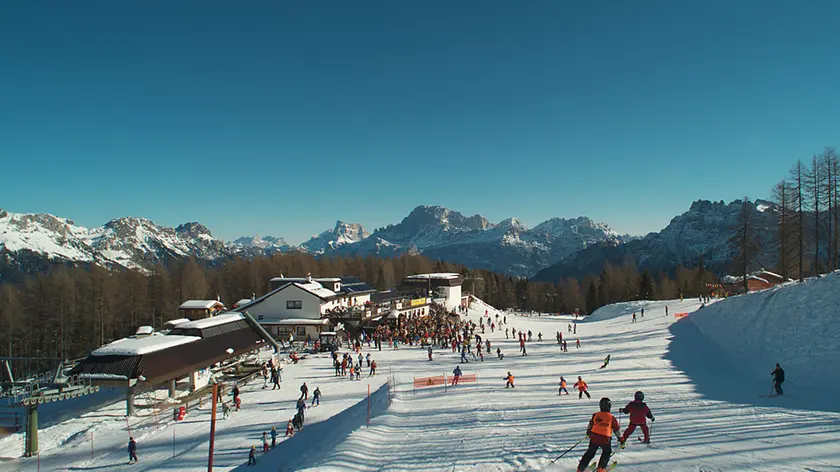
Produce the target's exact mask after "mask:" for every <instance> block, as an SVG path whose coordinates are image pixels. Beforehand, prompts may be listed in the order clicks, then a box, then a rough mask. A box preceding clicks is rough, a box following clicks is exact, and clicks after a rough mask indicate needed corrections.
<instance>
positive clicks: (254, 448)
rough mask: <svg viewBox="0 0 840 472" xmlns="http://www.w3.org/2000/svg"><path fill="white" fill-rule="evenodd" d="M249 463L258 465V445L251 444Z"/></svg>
mask: <svg viewBox="0 0 840 472" xmlns="http://www.w3.org/2000/svg"><path fill="white" fill-rule="evenodd" d="M248 465H249V466H251V465H257V446H251V450H250V451H248Z"/></svg>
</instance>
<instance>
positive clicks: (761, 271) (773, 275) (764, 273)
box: [758, 270, 785, 280]
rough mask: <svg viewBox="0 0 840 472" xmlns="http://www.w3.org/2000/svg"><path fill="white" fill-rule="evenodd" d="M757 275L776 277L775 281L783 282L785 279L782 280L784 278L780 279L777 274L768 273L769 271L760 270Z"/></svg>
mask: <svg viewBox="0 0 840 472" xmlns="http://www.w3.org/2000/svg"><path fill="white" fill-rule="evenodd" d="M758 274H762V275H769V276H770V277H776V278H777V279H782V280H784V279H785V278H784V277H782V276H781V275H779V274H777V273H775V272H770V271H769V270H760V271H758Z"/></svg>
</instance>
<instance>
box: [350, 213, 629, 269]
mask: <svg viewBox="0 0 840 472" xmlns="http://www.w3.org/2000/svg"><path fill="white" fill-rule="evenodd" d="M624 240H625V238H624V237H623V236H620V235H618V234H617V233H615V232H614V231H612V230H611V229H610V228H609V227H608V226H607V225H605V224H603V223H596V222H593V221H592V220H590V219H589V218H585V217H580V218H574V219H568V220H567V219H561V218H553V219H551V220H548V221H546V222H544V223H541V224H539V225H537V226H536V227H535V228H534V229H531V230H529V229H528V228H527V227H526V226H525V225H524V224H522V223H521V222H520V221H519V220H517V219H516V218H508V219H506V220H503V221H501V222H499V223H498V224H493V223H490V222H489V221H487V219H486V218H484V217H483V216H480V215H473V216H469V217H467V216H464V215H462V214H461V213H458V212H457V211H453V210H450V209H447V208H443V207H439V206H419V207H417V208H415V209H414V210H413V211H412V212H411V213H410V214H409V215H408V216H406V217H405V218H404V219H403V220H402V221H401V222H400V223H398V224H396V225H390V226H386V227H384V228H380V229H377V230H376V231H374V232H373V234H371V235H370V237H368V238H366V239H364V240H362V241H359V242H357V243H352V244H346V245H344V246H341V247H340V248H338V249H337V250H336V252H338V253H341V254H356V255H362V256H365V255H378V256H382V257H387V256H394V255H398V254H403V253H409V254H416V253H420V254H424V255H426V256H428V257H431V258H434V259H441V260H446V261H450V262H455V263H459V264H464V265H466V266H468V267H474V268H483V269H490V270H495V271H498V272H503V273H508V274H512V275H520V276H528V275H531V274H533V273H535V272H536V271H537V270H539V269H541V268H544V267H547V266H549V265H551V264H553V263H555V262H557V261H559V260H562V259H563V258H565V257H567V256H569V255H570V254H572V253H574V252H576V251H579V250H581V249H583V248H585V247H587V246H588V245H590V244H595V243H600V242H603V241H614V242H621V241H624Z"/></svg>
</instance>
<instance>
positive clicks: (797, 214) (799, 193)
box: [790, 161, 805, 282]
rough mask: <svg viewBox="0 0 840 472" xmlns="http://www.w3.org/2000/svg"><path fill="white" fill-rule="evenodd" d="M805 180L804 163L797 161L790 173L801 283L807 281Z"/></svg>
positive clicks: (797, 266) (791, 199)
mask: <svg viewBox="0 0 840 472" xmlns="http://www.w3.org/2000/svg"><path fill="white" fill-rule="evenodd" d="M804 178H805V169H804V167H803V165H802V161H796V164H795V165H794V166H793V169H791V171H790V190H791V192H790V202H791V207H792V208H794V213H793V215H792V217H793V219H794V221H795V223H794V224H795V227H796V242H797V256H798V257H797V264H796V269H797V273H798V275H799V281H800V282H802V281H803V280H804V279H805V227H804V223H805V218H804V214H805V213H804V210H805V198H804V197H805V196H804V192H805V188H804V185H803V180H804Z"/></svg>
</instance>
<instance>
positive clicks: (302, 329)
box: [297, 326, 306, 336]
mask: <svg viewBox="0 0 840 472" xmlns="http://www.w3.org/2000/svg"><path fill="white" fill-rule="evenodd" d="M297 335H298V336H306V326H298V327H297Z"/></svg>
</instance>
